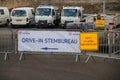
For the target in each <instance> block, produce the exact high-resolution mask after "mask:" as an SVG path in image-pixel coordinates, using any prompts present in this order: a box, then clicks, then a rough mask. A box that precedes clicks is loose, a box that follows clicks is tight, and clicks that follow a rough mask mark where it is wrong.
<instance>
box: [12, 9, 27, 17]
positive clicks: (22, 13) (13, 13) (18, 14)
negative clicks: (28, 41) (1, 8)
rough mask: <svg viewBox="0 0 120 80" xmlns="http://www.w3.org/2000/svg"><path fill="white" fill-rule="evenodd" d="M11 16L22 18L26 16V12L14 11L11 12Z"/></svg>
mask: <svg viewBox="0 0 120 80" xmlns="http://www.w3.org/2000/svg"><path fill="white" fill-rule="evenodd" d="M12 16H17V17H24V16H26V11H25V10H14V11H13V12H12Z"/></svg>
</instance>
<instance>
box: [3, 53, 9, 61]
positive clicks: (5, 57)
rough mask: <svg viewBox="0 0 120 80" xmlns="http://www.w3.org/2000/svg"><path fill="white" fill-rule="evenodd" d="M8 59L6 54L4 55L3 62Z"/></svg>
mask: <svg viewBox="0 0 120 80" xmlns="http://www.w3.org/2000/svg"><path fill="white" fill-rule="evenodd" d="M7 59H9V58H8V53H5V56H4V60H5V61H6V60H7Z"/></svg>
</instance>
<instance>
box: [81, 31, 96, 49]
mask: <svg viewBox="0 0 120 80" xmlns="http://www.w3.org/2000/svg"><path fill="white" fill-rule="evenodd" d="M80 50H98V33H97V32H84V33H80Z"/></svg>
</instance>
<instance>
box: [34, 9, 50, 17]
mask: <svg viewBox="0 0 120 80" xmlns="http://www.w3.org/2000/svg"><path fill="white" fill-rule="evenodd" d="M36 15H38V16H49V15H51V9H50V8H38V9H37V10H36Z"/></svg>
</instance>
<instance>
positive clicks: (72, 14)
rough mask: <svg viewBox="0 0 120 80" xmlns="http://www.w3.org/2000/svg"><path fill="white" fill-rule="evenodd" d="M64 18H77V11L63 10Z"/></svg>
mask: <svg viewBox="0 0 120 80" xmlns="http://www.w3.org/2000/svg"><path fill="white" fill-rule="evenodd" d="M62 16H73V17H75V16H77V9H63V12H62Z"/></svg>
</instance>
